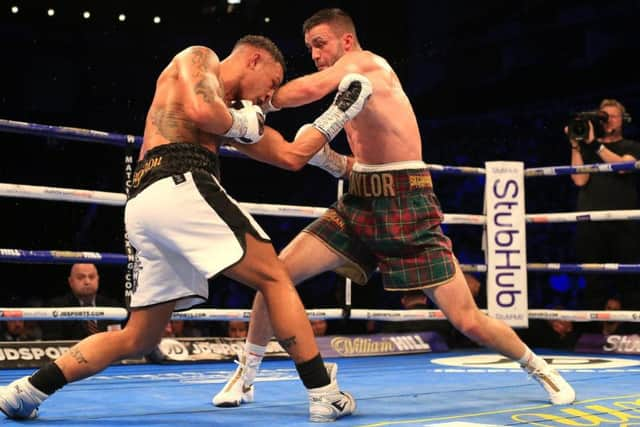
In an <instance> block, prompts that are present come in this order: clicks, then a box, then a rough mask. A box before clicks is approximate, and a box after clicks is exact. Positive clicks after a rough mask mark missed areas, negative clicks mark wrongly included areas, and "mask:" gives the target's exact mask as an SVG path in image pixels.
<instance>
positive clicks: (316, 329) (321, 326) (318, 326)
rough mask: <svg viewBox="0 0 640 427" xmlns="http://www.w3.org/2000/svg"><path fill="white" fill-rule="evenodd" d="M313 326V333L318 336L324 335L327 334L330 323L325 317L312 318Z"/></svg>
mask: <svg viewBox="0 0 640 427" xmlns="http://www.w3.org/2000/svg"><path fill="white" fill-rule="evenodd" d="M310 322H311V328H312V329H313V335H315V336H316V337H322V336H325V335H327V328H328V327H329V324H328V323H327V321H326V320H325V319H315V320H311V321H310Z"/></svg>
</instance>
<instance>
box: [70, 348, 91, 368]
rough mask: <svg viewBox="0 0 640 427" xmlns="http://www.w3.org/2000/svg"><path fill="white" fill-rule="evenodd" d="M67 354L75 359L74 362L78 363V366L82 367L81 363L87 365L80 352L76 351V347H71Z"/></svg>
mask: <svg viewBox="0 0 640 427" xmlns="http://www.w3.org/2000/svg"><path fill="white" fill-rule="evenodd" d="M69 354H70V355H71V356H72V357H73V358H74V359H76V362H78V364H79V365H82V364H83V363H89V362H88V361H87V359H85V357H84V355H83V354H82V353H81V352H80V350H79V349H77V348H76V347H72V348H71V349H70V350H69Z"/></svg>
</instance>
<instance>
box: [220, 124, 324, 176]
mask: <svg viewBox="0 0 640 427" xmlns="http://www.w3.org/2000/svg"><path fill="white" fill-rule="evenodd" d="M326 142H327V140H326V139H325V138H324V136H323V135H322V134H321V133H320V132H318V131H317V130H316V129H314V128H309V129H307V130H306V131H304V132H303V133H302V134H301V135H300V136H298V138H296V140H295V141H293V142H291V143H290V142H288V141H287V140H285V139H284V137H283V136H282V135H281V134H280V132H278V131H277V130H275V129H273V128H271V127H269V126H265V127H264V135H263V136H262V139H261V140H260V142H258V143H257V144H252V145H246V144H239V143H236V142H234V141H233V140H229V143H230V145H232V146H233V147H234V148H236V149H237V150H238V151H240V152H241V153H244V154H246V155H247V156H249V157H251V158H252V159H254V160H258V161H260V162H263V163H268V164H270V165H273V166H277V167H279V168H282V169H287V170H292V171H297V170H300V169H301V168H302V167H303V166H304V165H306V164H307V162H308V161H309V159H310V158H311V157H313V155H314V154H315V153H316V152H318V150H320V149H321V148H322V147H323V146H324V144H326Z"/></svg>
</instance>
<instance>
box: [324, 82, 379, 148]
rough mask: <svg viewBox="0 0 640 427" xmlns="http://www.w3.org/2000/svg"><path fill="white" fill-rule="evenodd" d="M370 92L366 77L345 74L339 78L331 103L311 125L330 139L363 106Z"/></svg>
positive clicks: (370, 88)
mask: <svg viewBox="0 0 640 427" xmlns="http://www.w3.org/2000/svg"><path fill="white" fill-rule="evenodd" d="M372 93H373V89H372V86H371V82H370V81H369V79H368V78H366V77H365V76H363V75H362V74H357V73H350V74H347V75H346V76H344V77H343V78H342V80H340V84H339V85H338V93H337V94H336V97H335V98H334V100H333V104H331V106H330V107H329V109H328V110H327V111H325V112H324V113H322V115H320V117H318V118H317V119H315V121H314V122H313V127H315V128H316V129H318V130H319V131H320V132H322V134H323V135H324V136H325V137H326V138H327V141H331V140H332V139H333V138H335V136H336V135H337V134H338V132H340V131H341V130H342V128H343V127H344V124H345V123H346V122H347V120H351V119H353V118H354V117H355V116H357V115H358V113H359V112H360V111H361V110H362V108H364V104H365V102H366V101H367V99H369V97H370V96H371V94H372Z"/></svg>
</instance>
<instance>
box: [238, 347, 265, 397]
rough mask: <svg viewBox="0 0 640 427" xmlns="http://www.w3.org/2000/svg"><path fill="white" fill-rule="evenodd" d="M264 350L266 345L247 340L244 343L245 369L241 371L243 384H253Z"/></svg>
mask: <svg viewBox="0 0 640 427" xmlns="http://www.w3.org/2000/svg"><path fill="white" fill-rule="evenodd" d="M266 351H267V347H266V346H262V345H257V344H251V343H250V342H249V341H246V342H245V343H244V358H245V359H244V364H245V369H244V371H243V373H242V382H244V383H245V385H247V386H249V385H251V384H253V381H254V380H255V379H256V375H257V373H258V368H259V367H260V363H262V358H263V357H264V353H265V352H266Z"/></svg>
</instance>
